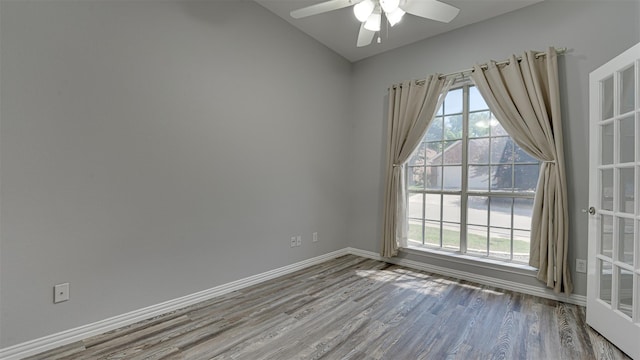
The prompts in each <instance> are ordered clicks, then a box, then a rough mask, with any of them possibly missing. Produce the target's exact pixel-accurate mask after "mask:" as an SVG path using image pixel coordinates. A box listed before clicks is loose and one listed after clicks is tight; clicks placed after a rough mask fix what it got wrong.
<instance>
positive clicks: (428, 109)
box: [380, 74, 453, 257]
mask: <svg viewBox="0 0 640 360" xmlns="http://www.w3.org/2000/svg"><path fill="white" fill-rule="evenodd" d="M452 82H453V81H452V80H448V81H447V80H445V79H444V78H442V79H441V78H440V75H439V74H435V75H431V76H429V77H427V79H426V80H425V81H424V82H420V83H417V82H416V81H405V82H403V83H402V84H398V85H394V86H392V87H391V88H390V89H389V118H388V127H387V165H386V172H385V174H386V179H385V192H384V210H383V212H384V219H383V224H382V226H383V228H382V249H381V251H380V255H382V256H384V257H391V256H396V255H398V249H399V248H401V247H406V246H407V221H406V218H405V214H406V204H405V202H406V189H405V185H406V184H405V181H404V163H405V162H406V161H407V159H408V158H409V156H411V154H412V153H413V151H414V150H415V148H416V147H417V146H418V144H419V143H420V140H422V137H423V136H424V133H425V132H426V130H427V127H428V126H429V123H430V122H431V120H432V119H433V116H434V115H435V112H436V110H438V107H439V106H440V104H441V103H442V99H443V98H444V96H441V95H442V94H446V91H447V89H448V87H450V86H451V83H452Z"/></svg>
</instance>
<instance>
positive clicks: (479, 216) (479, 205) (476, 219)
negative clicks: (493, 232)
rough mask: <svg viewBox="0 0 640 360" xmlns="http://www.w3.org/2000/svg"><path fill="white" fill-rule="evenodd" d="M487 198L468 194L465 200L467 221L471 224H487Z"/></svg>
mask: <svg viewBox="0 0 640 360" xmlns="http://www.w3.org/2000/svg"><path fill="white" fill-rule="evenodd" d="M488 216H489V198H488V197H486V196H469V198H468V200H467V219H468V220H467V223H468V224H471V225H485V226H486V225H488V223H487V222H488V221H489V218H488Z"/></svg>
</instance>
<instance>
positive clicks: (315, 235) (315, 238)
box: [313, 232, 318, 242]
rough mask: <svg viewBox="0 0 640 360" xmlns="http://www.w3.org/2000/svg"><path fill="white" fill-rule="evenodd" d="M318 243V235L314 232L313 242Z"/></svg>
mask: <svg viewBox="0 0 640 360" xmlns="http://www.w3.org/2000/svg"><path fill="white" fill-rule="evenodd" d="M316 241H318V233H317V232H314V233H313V242H316Z"/></svg>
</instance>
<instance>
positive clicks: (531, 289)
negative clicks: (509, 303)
mask: <svg viewBox="0 0 640 360" xmlns="http://www.w3.org/2000/svg"><path fill="white" fill-rule="evenodd" d="M346 250H347V251H348V253H349V254H353V255H357V256H362V257H366V258H370V259H374V260H381V261H386V262H388V263H392V264H396V265H401V266H406V267H408V268H412V269H416V270H422V271H427V272H430V273H434V274H438V275H443V276H449V277H453V278H456V279H462V280H467V281H471V282H475V283H478V284H482V285H488V286H493V287H496V288H500V289H505V290H511V291H516V292H519V293H522V294H528V295H534V296H538V297H541V298H545V299H551V300H557V301H562V302H566V303H570V304H575V305H581V306H586V305H587V298H586V296H584V295H575V294H571V295H569V296H564V295H558V294H556V293H554V292H553V291H552V290H549V289H547V288H545V287H543V286H540V287H537V286H532V285H525V284H520V283H517V282H513V281H507V280H501V279H496V278H493V277H489V276H484V275H478V274H474V273H470V272H466V271H459V270H454V269H450V268H445V267H441V266H435V265H430V264H427V263H423V262H419V261H413V260H408V259H399V258H383V257H381V256H380V254H378V253H375V252H372V251H366V250H360V249H355V248H347V249H346Z"/></svg>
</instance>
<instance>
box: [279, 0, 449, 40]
mask: <svg viewBox="0 0 640 360" xmlns="http://www.w3.org/2000/svg"><path fill="white" fill-rule="evenodd" d="M349 6H353V13H354V15H355V16H356V18H357V19H358V21H360V22H361V24H360V32H359V33H358V42H357V45H358V47H362V46H367V45H369V44H371V42H372V41H373V37H374V35H375V34H376V32H379V31H380V24H381V22H382V16H383V15H384V17H385V18H386V19H387V21H388V22H389V25H391V26H394V25H395V24H397V23H399V22H400V20H401V19H402V17H403V16H404V15H405V13H409V14H411V15H415V16H419V17H423V18H426V19H431V20H436V21H440V22H444V23H448V22H450V21H451V20H453V19H454V18H455V17H456V16H457V15H458V12H460V9H458V8H456V7H454V6H451V5H449V4H445V3H443V2H441V1H438V0H329V1H325V2H321V3H319V4H314V5H311V6H307V7H303V8H301V9H297V10H293V11H292V12H291V17H293V18H294V19H301V18H305V17H307V16H312V15H318V14H322V13H325V12H329V11H333V10H338V9H342V8H346V7H349ZM378 42H380V37H378Z"/></svg>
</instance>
